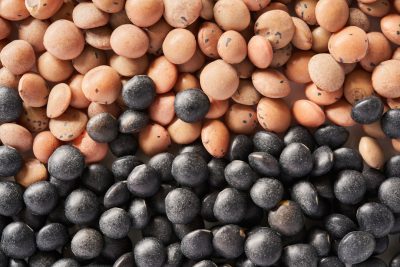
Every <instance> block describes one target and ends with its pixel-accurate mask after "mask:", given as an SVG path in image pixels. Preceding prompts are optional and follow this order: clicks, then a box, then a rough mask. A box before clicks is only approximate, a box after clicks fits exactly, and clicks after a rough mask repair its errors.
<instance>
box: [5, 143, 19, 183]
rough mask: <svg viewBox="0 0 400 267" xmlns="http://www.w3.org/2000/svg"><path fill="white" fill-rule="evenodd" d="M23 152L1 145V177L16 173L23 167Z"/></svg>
mask: <svg viewBox="0 0 400 267" xmlns="http://www.w3.org/2000/svg"><path fill="white" fill-rule="evenodd" d="M22 164H23V159H22V156H21V154H20V153H19V152H18V151H17V150H16V149H15V148H13V147H10V146H0V177H8V176H14V175H16V174H17V173H18V172H19V171H20V170H21V168H22Z"/></svg>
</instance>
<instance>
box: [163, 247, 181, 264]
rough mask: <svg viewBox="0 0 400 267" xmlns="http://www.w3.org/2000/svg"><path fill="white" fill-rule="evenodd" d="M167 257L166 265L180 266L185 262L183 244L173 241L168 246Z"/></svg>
mask: <svg viewBox="0 0 400 267" xmlns="http://www.w3.org/2000/svg"><path fill="white" fill-rule="evenodd" d="M166 254H167V258H166V260H165V264H164V266H165V267H179V266H181V265H182V262H183V255H182V252H181V244H180V243H173V244H171V245H169V246H168V247H167V248H166Z"/></svg>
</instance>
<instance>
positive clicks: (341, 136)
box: [314, 125, 350, 149]
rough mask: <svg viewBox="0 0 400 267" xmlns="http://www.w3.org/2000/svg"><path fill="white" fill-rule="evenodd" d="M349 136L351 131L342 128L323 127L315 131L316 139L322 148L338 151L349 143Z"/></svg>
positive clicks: (334, 126) (333, 126) (335, 126)
mask: <svg viewBox="0 0 400 267" xmlns="http://www.w3.org/2000/svg"><path fill="white" fill-rule="evenodd" d="M349 135H350V134H349V131H348V130H347V129H346V128H344V127H342V126H337V125H323V126H321V127H320V128H318V129H317V130H316V131H315V133H314V138H315V141H317V143H318V145H320V146H324V145H325V146H329V147H330V148H331V149H337V148H339V147H341V146H343V145H344V144H345V143H346V142H347V139H348V138H349Z"/></svg>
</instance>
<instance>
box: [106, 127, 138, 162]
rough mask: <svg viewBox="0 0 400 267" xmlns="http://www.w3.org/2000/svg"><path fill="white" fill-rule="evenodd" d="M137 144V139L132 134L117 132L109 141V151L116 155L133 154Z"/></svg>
mask: <svg viewBox="0 0 400 267" xmlns="http://www.w3.org/2000/svg"><path fill="white" fill-rule="evenodd" d="M138 146H139V145H138V141H137V140H136V138H135V136H134V135H132V134H123V133H119V134H118V136H117V137H116V138H115V139H114V140H113V141H111V142H110V143H109V147H110V151H111V153H113V155H114V156H116V157H123V156H128V155H135V154H136V151H137V149H138Z"/></svg>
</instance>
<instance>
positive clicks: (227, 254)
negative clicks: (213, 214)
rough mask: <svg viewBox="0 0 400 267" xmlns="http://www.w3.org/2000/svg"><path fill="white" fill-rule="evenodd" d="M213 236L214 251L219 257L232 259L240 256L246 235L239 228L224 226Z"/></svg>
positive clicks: (230, 225)
mask: <svg viewBox="0 0 400 267" xmlns="http://www.w3.org/2000/svg"><path fill="white" fill-rule="evenodd" d="M213 234H214V236H213V241H212V242H213V247H214V251H215V252H216V253H217V254H218V255H219V256H222V257H223V258H225V259H234V258H237V257H239V256H240V255H242V253H243V250H244V241H245V237H246V235H245V233H244V231H243V230H242V229H241V228H240V227H239V226H237V225H233V224H229V225H225V226H222V227H221V228H219V229H218V230H216V231H215V232H214V233H213Z"/></svg>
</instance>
